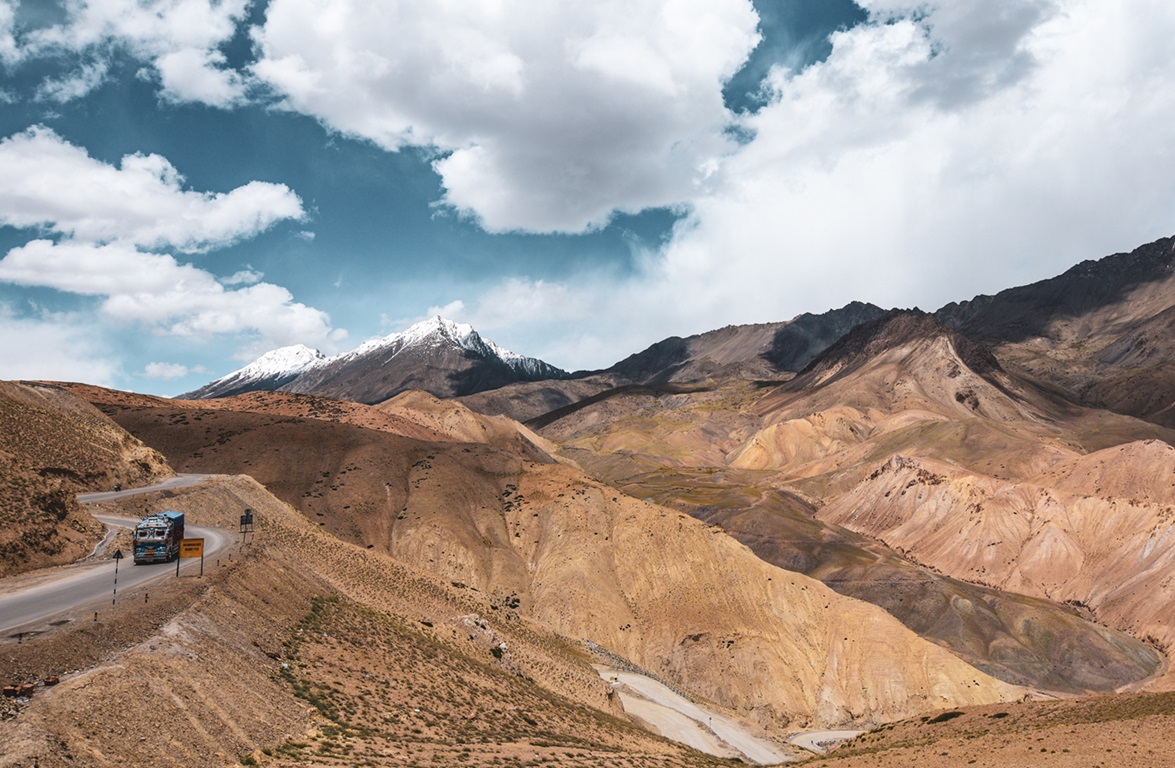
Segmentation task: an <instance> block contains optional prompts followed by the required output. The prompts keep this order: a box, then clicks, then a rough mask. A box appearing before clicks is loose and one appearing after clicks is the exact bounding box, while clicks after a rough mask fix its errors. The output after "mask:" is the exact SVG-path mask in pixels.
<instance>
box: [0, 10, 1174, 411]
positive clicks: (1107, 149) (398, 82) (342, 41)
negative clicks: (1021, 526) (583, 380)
mask: <svg viewBox="0 0 1175 768" xmlns="http://www.w3.org/2000/svg"><path fill="white" fill-rule="evenodd" d="M1108 5H1112V6H1113V7H1108ZM1173 35H1175V9H1172V8H1171V7H1170V3H1168V2H1160V1H1159V0H1126V1H1125V2H1122V3H1117V4H1104V3H1096V2H1091V1H1081V2H1078V1H1077V0H1009V2H1005V3H1001V4H999V6H998V8H996V9H994V10H993V8H992V7H991V4H985V3H982V2H978V0H951V1H949V2H948V1H946V0H943V1H942V2H929V3H927V2H902V1H901V0H868V1H867V2H866V1H865V0H862V2H860V3H859V4H858V3H853V2H849V1H848V0H783V1H781V2H773V3H766V2H764V3H760V4H752V3H750V2H747V0H658V1H656V2H653V1H650V2H635V3H634V2H619V1H618V0H617V1H616V2H609V1H608V0H601V2H597V3H591V4H583V3H571V2H556V1H552V2H549V3H543V4H540V5H535V4H533V3H525V2H521V0H497V1H496V2H485V3H450V2H436V3H394V2H388V1H387V0H330V1H329V2H328V1H327V0H268V2H266V1H265V0H255V1H254V2H249V0H220V1H219V2H218V1H217V0H65V1H63V2H53V1H52V0H36V2H30V1H29V0H0V378H50V379H69V380H82V381H90V382H94V383H99V384H103V385H107V386H114V387H118V388H123V389H132V390H136V391H143V392H152V393H158V394H176V393H179V392H182V391H185V390H188V389H192V388H195V387H196V386H198V385H200V384H202V383H204V382H205V381H207V380H209V379H211V378H214V377H217V376H220V375H223V374H225V373H227V372H229V371H230V370H233V369H235V368H238V367H241V366H242V365H243V364H244V363H246V362H248V361H249V360H250V359H252V358H253V357H255V356H257V355H259V354H261V353H262V352H265V351H267V350H269V349H272V348H274V347H277V346H282V345H286V344H292V343H304V344H307V345H310V346H314V347H317V348H319V349H322V350H323V351H324V352H327V353H335V352H339V351H344V350H347V349H350V348H352V347H354V346H356V345H358V344H359V343H360V342H362V341H363V340H365V339H367V338H370V337H372V336H376V335H383V334H387V333H390V332H393V331H399V330H403V329H404V328H405V327H407V326H408V325H409V324H411V323H412V322H415V321H417V320H420V319H423V318H425V317H427V316H428V315H430V314H435V313H441V314H444V315H445V316H447V317H449V318H450V319H453V320H458V321H462V322H469V323H472V324H473V325H474V326H475V327H476V328H478V330H480V331H481V332H482V333H483V335H485V336H486V337H488V338H491V339H493V340H494V341H496V342H497V343H499V344H500V345H502V346H505V347H507V348H510V349H512V350H514V351H516V352H521V353H524V354H529V355H534V356H537V357H542V358H543V359H545V360H547V361H548V362H551V363H553V364H555V365H559V366H561V367H564V368H568V369H578V368H594V367H602V366H606V365H609V364H610V363H612V362H615V361H616V360H618V359H620V358H622V357H624V356H626V355H627V354H630V353H631V352H633V351H636V350H639V349H641V348H643V347H644V346H647V345H648V344H650V343H652V342H654V341H657V340H659V339H662V338H664V337H666V336H669V335H686V334H690V333H696V332H701V331H705V330H710V329H713V328H717V327H721V326H723V325H726V324H731V323H750V322H768V321H776V320H783V319H787V318H790V317H792V316H794V315H796V314H798V313H800V312H805V311H815V312H819V311H823V310H825V309H829V308H832V307H835V306H840V305H842V304H844V303H846V302H848V301H850V300H854V299H859V300H865V301H873V302H875V303H877V304H880V305H883V306H913V305H919V306H922V307H923V308H927V309H933V308H936V307H937V306H939V305H941V304H943V303H945V302H947V301H951V300H956V299H962V298H969V297H971V296H973V295H975V294H977V293H983V292H988V293H990V292H994V291H997V290H1000V289H1002V288H1005V287H1010V286H1012V285H1017V284H1022V283H1025V282H1029V281H1032V280H1036V279H1040V278H1044V277H1048V276H1051V275H1053V274H1056V273H1059V272H1060V271H1063V270H1064V269H1066V268H1068V267H1069V266H1071V265H1072V264H1074V263H1076V262H1078V261H1081V260H1083V259H1086V258H1097V257H1100V256H1103V255H1106V254H1108V253H1112V252H1115V251H1122V250H1129V249H1131V248H1133V247H1134V246H1136V245H1139V244H1141V243H1143V242H1147V241H1149V240H1152V239H1155V238H1157V237H1161V236H1165V235H1170V234H1172V233H1175V174H1171V173H1170V168H1171V167H1172V165H1173V164H1172V162H1171V161H1172V159H1173V157H1175V130H1172V129H1171V127H1170V126H1172V125H1175V65H1173V64H1172V63H1171V62H1172V57H1170V56H1169V55H1168V52H1167V47H1168V43H1169V40H1170V39H1172V36H1173Z"/></svg>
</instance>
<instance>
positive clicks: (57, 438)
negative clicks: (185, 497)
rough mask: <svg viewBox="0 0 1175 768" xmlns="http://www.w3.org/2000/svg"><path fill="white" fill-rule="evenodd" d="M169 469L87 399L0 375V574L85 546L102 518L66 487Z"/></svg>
mask: <svg viewBox="0 0 1175 768" xmlns="http://www.w3.org/2000/svg"><path fill="white" fill-rule="evenodd" d="M171 474H172V472H171V469H170V468H169V467H168V466H167V464H166V462H165V461H164V460H163V457H162V456H160V455H159V454H158V453H156V452H155V451H153V450H150V449H148V448H147V447H146V446H144V445H143V444H142V443H140V442H139V441H138V440H136V439H134V438H133V437H131V436H130V435H129V434H127V433H126V432H125V431H124V430H123V429H122V428H121V427H119V426H118V425H117V424H115V423H114V422H112V421H111V420H110V419H108V418H106V417H105V416H103V415H102V414H101V413H100V412H99V411H98V410H97V409H96V408H94V407H93V406H92V405H90V404H89V403H88V402H86V401H84V400H81V399H79V398H77V397H74V396H72V395H70V394H68V393H67V392H65V391H64V390H62V389H60V388H57V387H54V386H51V385H45V384H35V383H17V382H0V576H7V575H11V574H13V573H19V572H22V571H26V570H32V569H35V568H41V567H44V566H48V565H60V564H63V563H68V562H72V561H73V560H76V559H78V558H79V557H82V556H83V555H85V554H87V553H88V552H89V551H90V550H91V549H92V548H93V546H94V545H95V544H96V543H97V542H98V540H99V539H100V538H101V534H102V526H101V525H99V524H98V523H97V522H96V521H95V520H94V519H93V518H92V517H91V516H90V515H89V514H88V513H86V512H85V511H84V510H82V509H81V507H80V506H79V505H78V503H77V501H76V500H75V498H74V494H76V493H77V492H78V491H83V490H99V489H101V490H109V489H111V488H112V487H113V486H114V485H115V484H122V485H125V486H127V487H129V486H131V485H138V484H146V483H149V482H151V481H153V480H155V479H161V478H164V477H168V476H170V475H171Z"/></svg>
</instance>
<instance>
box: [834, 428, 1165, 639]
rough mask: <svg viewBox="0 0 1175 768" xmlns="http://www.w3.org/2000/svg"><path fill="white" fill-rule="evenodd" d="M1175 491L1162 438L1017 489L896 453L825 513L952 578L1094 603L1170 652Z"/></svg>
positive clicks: (1112, 620)
mask: <svg viewBox="0 0 1175 768" xmlns="http://www.w3.org/2000/svg"><path fill="white" fill-rule="evenodd" d="M1173 488H1175V448H1172V447H1171V446H1169V445H1167V444H1166V443H1161V442H1158V441H1151V442H1147V443H1137V444H1132V445H1128V446H1119V447H1116V448H1110V449H1106V450H1103V451H1098V452H1096V453H1093V454H1090V455H1088V456H1082V457H1078V458H1075V459H1072V460H1070V461H1068V462H1066V463H1064V464H1060V465H1057V466H1054V467H1053V468H1051V469H1050V470H1049V471H1048V472H1047V473H1043V474H1041V475H1040V476H1038V477H1036V478H1033V479H1032V480H1029V481H1026V482H1017V483H1010V482H1007V481H1003V480H998V479H995V478H992V477H986V476H982V475H977V474H973V473H969V472H965V471H963V470H961V469H960V468H958V467H956V466H951V465H947V464H943V463H940V462H931V461H928V460H924V459H922V460H913V459H905V458H902V457H895V458H893V459H891V460H890V461H889V462H887V463H886V464H884V465H883V466H881V467H880V468H879V469H877V470H876V471H875V472H874V473H873V474H872V475H870V476H869V478H867V479H866V480H865V481H864V482H862V483H861V484H860V485H859V486H857V487H856V488H854V489H853V490H852V491H851V492H849V493H847V494H845V495H844V496H842V497H841V498H839V499H836V500H835V501H833V502H832V503H830V504H828V505H827V506H825V507H824V508H822V509H821V510H820V513H819V514H820V517H821V518H822V519H824V520H828V521H830V522H835V523H837V524H838V525H843V526H845V527H848V528H851V529H853V530H856V531H860V532H863V533H866V534H868V535H871V536H876V537H878V538H880V539H882V540H883V541H885V542H887V543H888V544H889V545H890V546H893V547H895V548H898V549H899V550H901V551H908V552H910V553H911V554H912V555H913V556H914V557H916V558H917V559H918V560H919V561H920V562H924V563H927V564H930V565H933V566H934V567H936V568H939V569H941V570H942V571H943V572H945V573H949V574H952V575H955V576H958V577H960V578H965V579H970V580H973V581H981V582H982V583H986V584H990V585H993V586H996V587H999V588H1001V589H1009V590H1013V591H1017V592H1022V593H1025V594H1029V595H1039V596H1043V597H1048V598H1049V599H1052V600H1057V601H1071V602H1075V603H1078V604H1081V605H1087V606H1089V607H1090V608H1091V609H1092V610H1093V611H1094V612H1095V613H1096V614H1097V616H1098V617H1099V619H1101V620H1102V621H1105V622H1107V623H1109V624H1110V625H1111V626H1115V627H1119V628H1121V629H1125V630H1128V631H1130V632H1131V633H1132V634H1134V635H1135V636H1136V637H1148V638H1154V639H1155V640H1156V641H1157V642H1158V643H1159V644H1161V645H1162V646H1163V647H1165V648H1169V647H1171V644H1172V642H1173V641H1175V629H1173V627H1175V550H1173V549H1172V547H1171V546H1170V543H1171V542H1173V541H1175V493H1173V492H1172V489H1173Z"/></svg>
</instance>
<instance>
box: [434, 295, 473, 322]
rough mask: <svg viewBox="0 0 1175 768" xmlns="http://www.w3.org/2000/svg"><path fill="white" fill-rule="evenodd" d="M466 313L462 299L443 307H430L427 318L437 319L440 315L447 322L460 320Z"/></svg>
mask: <svg viewBox="0 0 1175 768" xmlns="http://www.w3.org/2000/svg"><path fill="white" fill-rule="evenodd" d="M464 312H465V302H464V301H462V300H461V299H454V300H453V301H450V302H449V303H448V304H446V305H444V306H443V307H429V308H428V311H427V312H425V313H424V314H425V317H436V316H437V315H440V316H441V317H443V318H445V319H447V320H458V319H460V318H461V316H462V314H463V313H464Z"/></svg>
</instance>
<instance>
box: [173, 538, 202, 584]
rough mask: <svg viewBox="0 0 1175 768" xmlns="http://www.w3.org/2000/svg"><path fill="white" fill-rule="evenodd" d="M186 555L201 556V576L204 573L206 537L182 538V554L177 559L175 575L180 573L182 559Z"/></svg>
mask: <svg viewBox="0 0 1175 768" xmlns="http://www.w3.org/2000/svg"><path fill="white" fill-rule="evenodd" d="M185 557H198V558H200V576H203V575H204V539H181V540H180V556H179V557H177V558H176V561H175V575H176V576H179V575H180V560H182V559H183V558H185Z"/></svg>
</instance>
